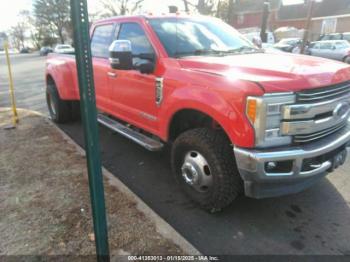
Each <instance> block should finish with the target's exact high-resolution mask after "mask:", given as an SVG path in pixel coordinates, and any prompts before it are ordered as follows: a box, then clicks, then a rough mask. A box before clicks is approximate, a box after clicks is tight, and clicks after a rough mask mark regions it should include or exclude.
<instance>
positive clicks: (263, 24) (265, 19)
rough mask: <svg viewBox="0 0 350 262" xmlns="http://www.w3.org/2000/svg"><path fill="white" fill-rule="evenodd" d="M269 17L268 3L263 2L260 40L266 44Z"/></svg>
mask: <svg viewBox="0 0 350 262" xmlns="http://www.w3.org/2000/svg"><path fill="white" fill-rule="evenodd" d="M269 15H270V3H269V2H264V10H263V16H262V22H261V31H260V38H261V41H262V42H263V43H266V42H267V33H266V30H267V22H268V20H269Z"/></svg>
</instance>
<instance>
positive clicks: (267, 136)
mask: <svg viewBox="0 0 350 262" xmlns="http://www.w3.org/2000/svg"><path fill="white" fill-rule="evenodd" d="M293 103H295V95H294V94H293V93H278V94H266V95H264V96H262V97H251V96H250V97H248V98H247V108H246V114H247V117H248V119H249V121H250V122H251V124H252V125H253V127H254V129H255V140H256V141H255V146H256V147H272V146H281V145H288V144H290V143H291V142H292V137H291V136H282V135H281V130H280V126H281V120H282V108H283V105H286V104H293Z"/></svg>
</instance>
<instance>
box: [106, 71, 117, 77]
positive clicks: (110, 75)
mask: <svg viewBox="0 0 350 262" xmlns="http://www.w3.org/2000/svg"><path fill="white" fill-rule="evenodd" d="M107 75H108V76H109V77H111V78H116V77H117V74H116V73H113V72H108V73H107Z"/></svg>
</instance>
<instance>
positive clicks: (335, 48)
mask: <svg viewBox="0 0 350 262" xmlns="http://www.w3.org/2000/svg"><path fill="white" fill-rule="evenodd" d="M308 54H310V55H312V56H319V57H324V58H329V59H334V60H339V61H343V62H346V63H348V64H350V43H349V42H348V41H346V40H330V41H318V42H313V43H311V44H310V46H309V48H308Z"/></svg>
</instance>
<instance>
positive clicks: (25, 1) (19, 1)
mask: <svg viewBox="0 0 350 262" xmlns="http://www.w3.org/2000/svg"><path fill="white" fill-rule="evenodd" d="M283 1H285V2H286V3H290V4H292V3H295V2H300V1H303V0H283ZM4 2H5V1H4V0H3V1H2V5H1V8H0V31H6V30H8V29H9V28H10V27H11V26H13V25H14V24H16V20H17V14H18V13H19V11H21V10H31V9H32V0H11V1H6V4H4ZM88 5H89V9H90V10H91V11H94V10H96V9H98V0H88ZM169 5H177V6H178V7H179V8H180V9H183V1H182V0H145V3H144V7H143V9H144V10H143V11H144V12H150V11H152V12H155V13H160V12H167V11H168V8H167V7H168V6H169Z"/></svg>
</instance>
